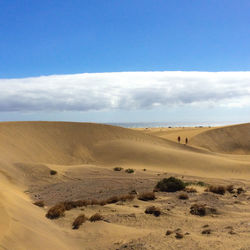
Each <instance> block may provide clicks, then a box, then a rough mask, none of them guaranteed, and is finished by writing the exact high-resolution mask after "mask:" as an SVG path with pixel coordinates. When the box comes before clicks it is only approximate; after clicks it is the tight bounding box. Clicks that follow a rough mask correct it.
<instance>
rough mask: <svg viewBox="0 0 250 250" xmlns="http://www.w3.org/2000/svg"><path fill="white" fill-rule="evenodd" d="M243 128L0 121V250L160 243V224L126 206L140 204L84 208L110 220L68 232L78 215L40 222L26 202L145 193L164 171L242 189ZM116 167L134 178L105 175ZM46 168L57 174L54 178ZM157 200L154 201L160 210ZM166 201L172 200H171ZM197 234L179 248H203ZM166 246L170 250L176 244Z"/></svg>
mask: <svg viewBox="0 0 250 250" xmlns="http://www.w3.org/2000/svg"><path fill="white" fill-rule="evenodd" d="M249 128H250V125H249V124H243V125H238V126H228V127H223V128H198V129H192V128H189V129H186V130H182V131H180V130H179V131H178V130H177V129H175V130H174V129H172V130H168V129H165V130H164V129H163V130H162V129H161V130H160V129H158V131H157V129H152V130H141V131H138V130H132V129H125V128H120V127H114V126H108V125H101V124H91V123H67V122H65V123H62V122H4V123H0V246H1V247H2V248H3V249H103V248H105V249H118V246H119V247H121V246H122V244H123V243H124V242H125V243H126V242H130V241H133V240H134V239H140V241H143V244H146V245H147V244H148V247H149V246H150V244H151V245H152V244H153V245H154V244H155V242H157V241H159V239H160V238H158V235H161V234H164V233H163V231H164V230H165V229H166V228H163V226H164V225H165V224H166V223H165V222H166V221H165V219H164V218H163V219H161V221H162V226H159V225H158V224H157V223H158V222H157V221H155V220H152V221H151V220H150V221H148V217H147V216H146V217H145V215H144V213H143V210H138V209H136V208H135V207H133V205H138V204H139V206H140V207H142V209H145V207H146V204H145V203H143V202H139V203H138V201H136V202H134V203H131V204H127V205H125V206H117V205H108V206H107V207H106V206H105V207H103V208H98V207H92V208H86V209H85V211H84V213H86V214H87V215H88V216H90V215H91V214H93V213H94V212H99V211H101V212H102V213H104V214H106V217H107V218H109V217H110V223H105V222H98V223H99V224H98V223H97V224H92V223H90V222H88V223H86V224H85V226H84V228H82V229H81V230H80V231H79V232H75V231H72V229H71V226H70V225H71V223H72V220H73V219H74V217H75V216H76V215H77V213H79V212H80V211H79V210H76V211H73V210H72V211H70V212H67V216H66V217H65V218H63V219H60V220H57V221H50V220H48V219H47V218H46V217H45V212H46V209H47V207H46V208H38V207H36V206H34V205H33V204H32V199H40V197H42V198H43V199H44V200H45V201H46V204H53V203H55V202H56V201H58V200H59V201H60V199H61V200H62V201H63V200H65V199H77V198H81V197H88V196H92V198H93V197H95V196H96V198H98V197H99V196H105V195H106V197H107V196H108V195H111V194H119V192H125V191H128V190H130V189H131V188H133V187H134V188H136V189H137V190H139V191H140V190H144V189H145V190H152V188H153V186H154V184H155V182H156V180H157V179H159V178H161V176H166V175H170V174H171V175H178V176H185V178H187V179H202V180H205V181H208V182H210V183H213V182H221V183H227V182H228V181H230V182H234V183H236V184H238V185H239V184H241V185H248V184H249V183H248V182H249V179H250V161H249V158H248V155H247V154H249V153H250V143H249V136H250V134H249ZM180 133H181V136H182V137H184V136H188V137H189V138H190V144H188V145H183V144H178V143H176V142H175V139H176V135H178V134H180ZM222 153H223V154H222ZM224 153H227V154H230V155H229V156H228V155H225V154H224ZM235 154H237V155H235ZM239 154H244V155H242V156H241V155H239ZM115 166H120V167H123V168H133V169H135V170H136V173H135V174H133V175H128V174H126V173H125V172H122V173H115V172H114V171H113V170H112V169H113V167H115ZM51 169H54V170H56V171H57V174H56V175H55V176H53V177H52V176H51V175H50V170H51ZM142 169H147V171H146V172H144V171H143V170H142ZM97 182H98V183H97ZM72 190H73V191H72ZM72 192H73V193H72ZM164 199H166V197H165V198H164V197H163V198H159V201H160V203H159V205H161V201H162V202H163V201H164ZM171 199H173V202H176V200H175V198H173V197H172V198H171ZM195 199H196V197H194V200H195ZM244 202H246V201H244ZM177 205H178V203H177ZM178 206H179V205H178ZM181 207H185V206H183V205H181ZM138 211H142V212H138ZM232 211H233V210H232ZM246 211H247V212H246V213H247V214H248V213H250V212H249V211H248V210H246ZM134 213H135V214H136V216H135V217H133V216H134V215H133V214H134ZM110 214H113V215H110ZM131 214H132V215H133V216H132V215H131ZM174 216H175V217H174V218H175V221H171V222H169V223H170V224H171V223H172V224H171V225H172V226H173V227H178V225H179V224H178V223H182V222H181V221H182V220H183V215H182V211H181V210H180V211H179V210H177V213H176V214H175V215H174ZM237 216H238V215H237ZM237 216H236V214H235V216H234V220H235V221H237V220H238V217H237ZM137 217H138V218H139V219H138V220H137V219H136V220H135V221H133V220H134V219H133V218H137ZM131 218H132V219H131ZM225 218H228V217H225ZM190 220H191V221H192V223H194V224H193V225H196V224H197V223H198V224H199V225H200V224H201V222H199V221H193V217H190ZM226 220H227V219H226ZM192 223H191V224H192ZM218 223H219V222H218ZM182 224H183V223H182ZM191 224H190V225H191ZM223 225H224V224H223ZM183 226H185V225H183ZM185 227H186V228H187V229H188V228H189V227H188V225H186V226H185ZM194 233H195V232H194ZM146 235H148V237H145V236H146ZM195 235H196V233H195ZM199 237H200V236H198V235H196V236H194V238H193V239H192V241H190V242H186V243H185V244H184V245H186V246H188V248H187V249H194V246H195V244H196V243H195V244H194V242H199V244H198V245H199V247H200V248H198V247H197V249H206V248H204V246H205V245H202V244H201V243H200V242H201V241H202V240H203V239H200V238H199ZM244 237H245V236H244ZM244 237H243V238H244ZM246 237H247V236H246ZM243 238H242V239H243ZM244 239H245V238H244ZM140 241H139V243H138V242H137V240H136V242H137V243H136V244H137V245H136V246H137V248H138V249H151V248H150V247H149V248H147V247H146V248H139V246H141V243H140ZM147 242H148V243H147ZM214 242H215V241H214ZM131 244H132V243H131ZM133 244H134V243H133ZM133 244H132V245H133ZM171 244H173V248H175V246H177V245H178V244H179V243H175V242H172V243H171ZM176 244H177V245H176ZM206 244H208V243H206ZM209 244H210V243H209ZM211 244H212V245H213V242H212V243H211ZM211 244H210V246H212V245H211ZM230 244H233V241H231V240H229V241H228V242H227V243H226V246H227V247H228V246H230ZM184 245H183V247H184ZM100 246H101V247H102V248H100ZM111 246H112V247H111ZM116 246H117V247H116ZM134 246H135V245H134ZM242 246H243V245H242ZM244 246H245V245H244ZM166 247H169V244H168V243H167V242H162V243H161V244H159V248H156V249H164V248H166ZM119 249H123V248H119ZM128 249H130V248H128ZM131 249H132V248H131ZM227 249H228V248H227Z"/></svg>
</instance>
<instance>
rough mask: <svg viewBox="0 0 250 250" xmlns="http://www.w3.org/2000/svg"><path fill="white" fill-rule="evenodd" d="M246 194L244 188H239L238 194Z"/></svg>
mask: <svg viewBox="0 0 250 250" xmlns="http://www.w3.org/2000/svg"><path fill="white" fill-rule="evenodd" d="M244 192H246V191H245V190H244V189H243V188H242V187H239V188H237V194H241V193H244Z"/></svg>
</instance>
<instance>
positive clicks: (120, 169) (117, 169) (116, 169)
mask: <svg viewBox="0 0 250 250" xmlns="http://www.w3.org/2000/svg"><path fill="white" fill-rule="evenodd" d="M113 170H114V171H122V170H123V168H121V167H115V168H113Z"/></svg>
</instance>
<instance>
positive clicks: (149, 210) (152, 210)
mask: <svg viewBox="0 0 250 250" xmlns="http://www.w3.org/2000/svg"><path fill="white" fill-rule="evenodd" d="M145 214H153V215H154V216H156V217H158V216H160V215H161V209H160V208H158V207H155V206H150V207H147V208H146V210H145Z"/></svg>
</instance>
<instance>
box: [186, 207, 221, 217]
mask: <svg viewBox="0 0 250 250" xmlns="http://www.w3.org/2000/svg"><path fill="white" fill-rule="evenodd" d="M190 213H191V214H193V215H199V216H205V215H208V214H216V213H217V210H216V209H215V208H212V207H208V206H207V205H206V204H193V205H192V206H191V207H190Z"/></svg>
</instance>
